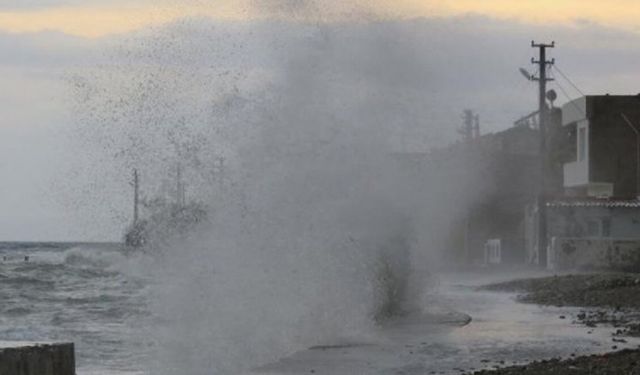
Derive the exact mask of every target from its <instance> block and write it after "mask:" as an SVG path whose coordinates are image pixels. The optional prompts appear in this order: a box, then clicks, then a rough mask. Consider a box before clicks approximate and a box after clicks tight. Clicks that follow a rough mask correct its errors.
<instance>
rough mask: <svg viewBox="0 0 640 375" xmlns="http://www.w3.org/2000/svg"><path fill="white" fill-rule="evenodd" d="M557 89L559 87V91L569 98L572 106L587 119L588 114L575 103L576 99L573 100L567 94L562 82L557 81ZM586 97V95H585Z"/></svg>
mask: <svg viewBox="0 0 640 375" xmlns="http://www.w3.org/2000/svg"><path fill="white" fill-rule="evenodd" d="M555 84H556V87H558V89H560V92H562V94H563V95H564V96H565V98H567V100H568V101H569V103H571V105H572V106H573V107H574V108H575V109H576V110H577V111H578V112H579V113H581V114H582V115H584V116H585V117H587V114H586V112H585V111H584V109H582V108H580V107H579V106H578V104H576V102H575V101H574V98H571V96H570V95H569V94H568V93H567V90H565V88H564V87H563V86H562V85H561V84H560V81H558V80H556V81H555ZM583 95H584V94H583Z"/></svg>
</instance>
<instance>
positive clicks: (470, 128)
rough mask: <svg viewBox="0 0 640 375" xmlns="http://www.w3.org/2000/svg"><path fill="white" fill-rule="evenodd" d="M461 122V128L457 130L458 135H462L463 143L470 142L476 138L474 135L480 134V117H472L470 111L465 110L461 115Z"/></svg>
mask: <svg viewBox="0 0 640 375" xmlns="http://www.w3.org/2000/svg"><path fill="white" fill-rule="evenodd" d="M462 120H463V123H462V127H461V128H460V129H458V133H460V134H461V135H462V138H463V139H464V141H465V142H470V141H471V140H473V139H474V138H475V137H476V136H475V135H476V134H477V133H479V132H480V130H479V129H480V128H479V127H480V117H479V116H477V115H474V113H473V111H472V110H470V109H465V110H464V111H463V114H462ZM474 123H475V126H474ZM476 127H477V131H476Z"/></svg>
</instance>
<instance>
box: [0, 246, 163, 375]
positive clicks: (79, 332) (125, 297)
mask: <svg viewBox="0 0 640 375" xmlns="http://www.w3.org/2000/svg"><path fill="white" fill-rule="evenodd" d="M25 257H28V260H27V259H26V258H25ZM129 265H130V259H129V258H128V257H127V256H125V255H124V253H123V252H121V251H120V245H117V244H74V243H0V301H1V304H0V340H6V341H14V340H16V341H68V342H74V343H75V345H76V360H77V368H78V374H79V375H98V374H100V375H103V374H105V375H106V374H135V373H138V372H141V371H143V370H145V364H146V363H147V358H148V355H149V353H151V351H152V347H153V344H152V342H150V341H149V339H148V337H146V336H145V335H144V334H142V333H141V330H140V329H139V327H140V326H141V325H145V322H147V321H148V319H150V312H149V309H148V303H147V292H148V286H149V283H148V281H146V280H145V279H144V278H143V277H141V276H139V275H136V273H135V272H129V270H130V268H129Z"/></svg>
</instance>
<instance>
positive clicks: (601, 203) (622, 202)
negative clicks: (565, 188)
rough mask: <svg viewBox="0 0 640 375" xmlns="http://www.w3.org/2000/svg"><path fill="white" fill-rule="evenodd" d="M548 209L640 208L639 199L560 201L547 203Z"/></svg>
mask: <svg viewBox="0 0 640 375" xmlns="http://www.w3.org/2000/svg"><path fill="white" fill-rule="evenodd" d="M547 207H553V208H558V207H602V208H640V200H638V199H588V198H584V199H560V200H554V201H549V202H547Z"/></svg>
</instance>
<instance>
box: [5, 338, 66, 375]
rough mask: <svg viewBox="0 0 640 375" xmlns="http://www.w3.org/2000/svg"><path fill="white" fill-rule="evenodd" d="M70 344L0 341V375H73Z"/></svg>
mask: <svg viewBox="0 0 640 375" xmlns="http://www.w3.org/2000/svg"><path fill="white" fill-rule="evenodd" d="M75 373H76V364H75V352H74V345H73V344H72V343H34V342H3V341H0V374H1V375H75Z"/></svg>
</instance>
